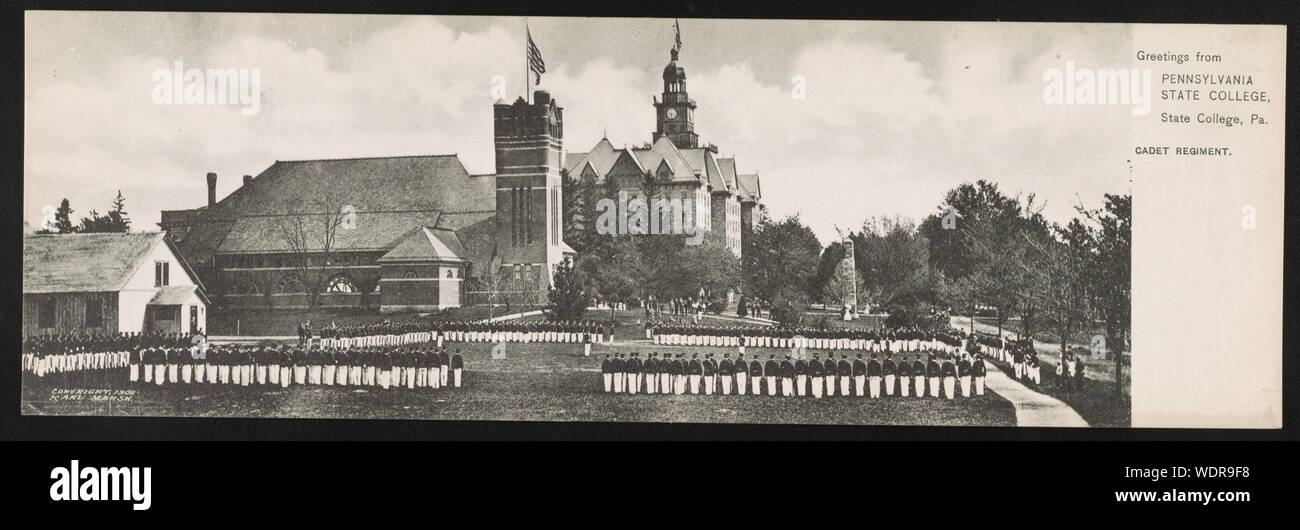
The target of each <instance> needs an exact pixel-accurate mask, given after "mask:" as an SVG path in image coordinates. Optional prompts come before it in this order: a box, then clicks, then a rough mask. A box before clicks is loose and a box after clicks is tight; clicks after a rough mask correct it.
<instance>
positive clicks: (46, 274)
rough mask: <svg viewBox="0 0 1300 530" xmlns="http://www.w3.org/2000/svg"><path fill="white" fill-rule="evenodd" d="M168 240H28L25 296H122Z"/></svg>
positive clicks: (132, 236) (112, 236) (144, 236)
mask: <svg viewBox="0 0 1300 530" xmlns="http://www.w3.org/2000/svg"><path fill="white" fill-rule="evenodd" d="M165 240H166V234H164V233H162V232H128V233H124V234H119V233H106V234H28V235H25V236H23V292H24V293H71V292H105V291H120V290H122V288H123V287H125V286H126V284H127V282H128V281H129V280H130V279H131V276H132V275H133V274H134V273H135V271H136V270H137V269H139V268H140V266H141V264H142V263H143V262H144V260H145V259H146V258H147V257H148V256H149V254H150V252H152V251H153V249H154V248H155V247H156V246H157V245H159V244H163V242H164V241H165ZM182 263H183V262H182ZM187 273H189V271H187ZM189 274H190V276H191V277H193V273H189Z"/></svg>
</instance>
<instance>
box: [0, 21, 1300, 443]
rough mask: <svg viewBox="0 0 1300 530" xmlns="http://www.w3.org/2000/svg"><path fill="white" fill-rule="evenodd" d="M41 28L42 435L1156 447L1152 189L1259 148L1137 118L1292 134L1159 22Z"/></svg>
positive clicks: (29, 397) (28, 290) (34, 195)
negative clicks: (597, 434) (1149, 308)
mask: <svg viewBox="0 0 1300 530" xmlns="http://www.w3.org/2000/svg"><path fill="white" fill-rule="evenodd" d="M25 22H26V28H27V29H26V33H25V48H24V51H23V53H24V59H25V64H24V72H25V74H24V87H23V90H24V95H23V96H24V97H23V100H24V107H25V108H24V112H25V124H24V132H25V134H24V143H23V175H22V183H23V193H22V215H23V235H22V245H23V246H22V300H21V308H22V311H21V313H22V322H21V328H22V334H23V343H22V355H21V368H22V389H21V413H22V414H23V415H49V416H87V415H88V416H148V417H235V418H350V419H401V420H490V421H555V422H569V421H579V422H653V423H663V422H683V423H743V424H798V425H803V424H826V425H859V426H875V425H904V426H971V427H1080V428H1084V427H1100V428H1115V427H1132V426H1134V421H1133V397H1132V396H1133V390H1132V388H1133V384H1132V381H1133V379H1134V377H1135V375H1134V374H1135V370H1134V362H1135V359H1139V358H1140V357H1141V356H1143V355H1146V354H1148V353H1149V352H1148V351H1143V349H1142V348H1134V344H1144V345H1145V347H1146V348H1147V349H1150V350H1159V349H1160V348H1159V345H1158V344H1153V343H1151V342H1145V343H1139V342H1138V341H1135V340H1134V331H1135V329H1134V327H1135V326H1134V325H1133V322H1134V318H1133V314H1134V305H1135V304H1134V297H1133V289H1132V287H1133V285H1134V279H1133V278H1134V276H1133V272H1132V271H1133V266H1134V263H1135V260H1134V250H1133V249H1134V246H1133V245H1134V235H1133V230H1134V221H1133V205H1134V203H1133V199H1134V189H1135V187H1137V186H1138V184H1135V181H1142V179H1144V178H1146V177H1145V175H1146V174H1147V173H1148V172H1152V171H1154V170H1153V168H1152V166H1151V165H1150V164H1149V163H1146V162H1145V161H1147V160H1150V158H1149V157H1151V156H1157V155H1164V154H1168V156H1181V157H1189V158H1195V159H1197V160H1202V159H1205V160H1209V159H1223V158H1226V157H1229V156H1232V154H1238V153H1240V152H1241V150H1240V149H1238V151H1236V152H1234V151H1232V150H1233V149H1237V148H1236V147H1232V146H1229V147H1221V146H1217V145H1215V146H1210V145H1193V144H1186V145H1185V146H1179V145H1174V146H1173V147H1172V149H1173V151H1168V152H1167V153H1164V152H1160V151H1159V150H1160V149H1166V150H1169V149H1171V147H1160V145H1161V144H1158V143H1151V145H1150V146H1149V147H1148V146H1144V145H1143V144H1144V143H1147V142H1145V140H1144V139H1143V138H1139V131H1138V128H1137V127H1135V126H1134V123H1135V120H1149V121H1153V120H1158V121H1160V122H1168V121H1170V120H1173V121H1175V122H1176V121H1178V120H1179V118H1178V117H1177V116H1173V114H1174V113H1172V112H1165V111H1166V110H1169V109H1170V108H1172V107H1171V106H1172V105H1177V104H1179V103H1178V101H1176V99H1177V98H1179V97H1187V98H1191V97H1193V96H1191V95H1188V94H1181V95H1179V94H1167V93H1165V92H1166V91H1167V89H1168V90H1182V91H1185V92H1189V91H1192V90H1191V89H1193V88H1194V89H1196V90H1199V91H1202V92H1204V94H1201V95H1198V96H1195V97H1196V98H1198V99H1197V101H1196V102H1195V103H1194V104H1195V105H1199V106H1200V107H1203V108H1204V109H1205V110H1206V112H1190V113H1189V114H1188V116H1185V118H1186V119H1187V121H1189V122H1193V120H1194V122H1193V125H1192V126H1195V127H1201V128H1206V129H1209V128H1215V129H1213V130H1216V131H1218V130H1228V131H1232V132H1234V133H1236V132H1237V131H1243V130H1248V129H1250V128H1251V127H1264V126H1265V125H1263V124H1265V123H1278V122H1280V121H1281V118H1282V116H1280V115H1277V116H1276V117H1274V116H1271V115H1268V114H1267V113H1266V112H1263V113H1259V114H1255V113H1253V112H1254V111H1250V112H1242V111H1241V110H1240V109H1241V108H1243V107H1242V106H1243V105H1246V106H1247V107H1246V108H1252V107H1248V106H1249V105H1250V104H1252V102H1254V103H1258V104H1261V105H1262V104H1265V103H1267V104H1270V105H1271V104H1272V103H1278V104H1280V103H1281V97H1282V94H1281V93H1282V92H1283V90H1282V89H1281V88H1282V87H1280V86H1277V85H1279V84H1280V81H1279V80H1278V79H1277V78H1266V76H1267V74H1264V75H1261V74H1260V73H1259V72H1253V71H1251V70H1250V69H1247V68H1236V67H1233V66H1217V67H1213V69H1212V70H1211V71H1208V72H1203V70H1204V69H1205V68H1206V67H1205V66H1203V65H1202V66H1196V67H1195V68H1193V66H1194V65H1193V63H1197V62H1213V61H1212V60H1211V58H1210V56H1211V54H1212V53H1213V52H1214V50H1213V49H1210V48H1209V47H1206V48H1202V49H1201V51H1194V50H1193V51H1191V52H1188V53H1187V55H1186V56H1184V55H1183V52H1182V51H1180V50H1169V49H1151V50H1144V49H1141V48H1142V46H1139V45H1138V44H1136V43H1135V42H1136V36H1135V34H1136V33H1137V31H1138V30H1137V29H1136V27H1135V26H1134V25H1132V24H1048V23H994V22H988V23H975V22H906V21H880V22H876V21H835V20H744V19H695V18H685V17H683V18H563V17H528V18H524V17H504V16H499V17H475V16H423V15H421V16H416V15H342V14H274V13H165V12H148V13H145V12H138V13H137V12H88V11H64V12H50V11H30V12H27V14H26V17H25ZM1135 49H1136V50H1137V53H1136V54H1135V53H1134V52H1135ZM1202 52H1204V53H1202ZM1202 55H1204V57H1202ZM1230 59H1231V58H1229V60H1230ZM1184 62H1186V63H1187V65H1186V66H1187V71H1188V72H1189V73H1188V74H1187V76H1188V77H1187V78H1186V79H1179V78H1168V77H1164V76H1165V75H1167V74H1162V73H1159V72H1157V73H1156V74H1154V79H1153V73H1152V71H1151V69H1150V68H1151V67H1152V66H1153V65H1168V64H1176V65H1182V64H1184ZM1202 73H1203V74H1204V77H1201V75H1202ZM1194 76H1195V77H1194ZM1270 84H1271V85H1272V86H1271V87H1266V86H1261V85H1270ZM1188 85H1190V86H1188ZM1171 87H1173V88H1171ZM1265 90H1267V92H1265ZM1211 92H1213V93H1219V97H1218V98H1217V99H1216V98H1215V97H1214V95H1213V94H1211ZM1209 100H1214V101H1209ZM1225 101H1226V102H1230V103H1225V105H1227V106H1215V105H1219V103H1222V102H1225ZM1166 114H1169V115H1170V116H1173V117H1169V116H1165V115H1166ZM1279 132H1280V131H1279ZM1242 134H1245V133H1242ZM1279 136H1280V134H1279ZM1135 146H1136V148H1135ZM1240 156H1241V155H1240V154H1238V157H1240ZM1279 178H1280V177H1279ZM1144 199H1145V200H1148V201H1152V200H1154V201H1156V202H1159V201H1161V200H1162V199H1161V198H1159V197H1154V198H1153V196H1151V195H1147V196H1141V197H1139V200H1140V201H1141V200H1144ZM1233 208H1234V209H1239V206H1234V207H1233ZM1234 211H1235V210H1234ZM1229 213H1230V214H1232V215H1235V214H1233V213H1232V212H1229ZM1252 215H1253V214H1252ZM1233 222H1235V221H1233ZM1139 224H1141V222H1139ZM1139 229H1141V227H1139ZM1276 243H1277V246H1278V248H1279V249H1280V241H1277V242H1276ZM1279 272H1280V269H1279ZM1279 281H1280V278H1279ZM1138 332H1139V333H1140V332H1141V330H1140V329H1139V330H1138ZM1165 353H1166V354H1167V352H1165ZM1262 353H1264V352H1261V354H1262ZM1151 354H1152V355H1157V354H1160V352H1155V353H1151ZM1272 354H1276V355H1279V356H1280V350H1279V351H1277V352H1273V353H1272ZM10 362H12V363H17V362H18V360H16V359H13V360H11V361H10ZM1138 362H1139V363H1140V362H1141V361H1138ZM1189 369H1190V368H1189ZM1146 373H1151V372H1146ZM1278 395H1280V394H1278ZM1279 404H1280V398H1279Z"/></svg>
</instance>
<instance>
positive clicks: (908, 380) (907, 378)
mask: <svg viewBox="0 0 1300 530" xmlns="http://www.w3.org/2000/svg"><path fill="white" fill-rule="evenodd" d="M885 362H886V363H888V362H889V358H888V356H886V358H885ZM885 370H889V368H888V364H886V368H885ZM885 380H886V381H888V380H889V376H888V375H886V376H885ZM911 384H912V363H911V362H910V361H908V360H907V356H906V355H904V356H903V360H902V361H899V363H898V394H899V395H900V396H903V397H908V396H909V393H908V387H909V386H911ZM886 388H888V387H886ZM886 392H888V390H886Z"/></svg>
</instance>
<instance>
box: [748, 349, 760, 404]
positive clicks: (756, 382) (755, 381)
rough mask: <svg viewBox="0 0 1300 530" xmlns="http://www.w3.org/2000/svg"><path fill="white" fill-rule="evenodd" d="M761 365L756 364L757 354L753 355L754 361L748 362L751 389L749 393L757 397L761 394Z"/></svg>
mask: <svg viewBox="0 0 1300 530" xmlns="http://www.w3.org/2000/svg"><path fill="white" fill-rule="evenodd" d="M762 381H763V363H761V362H758V354H757V353H755V354H754V360H752V361H749V382H750V385H751V386H752V387H753V388H750V393H751V394H753V395H755V396H758V395H761V394H762V393H763V384H762Z"/></svg>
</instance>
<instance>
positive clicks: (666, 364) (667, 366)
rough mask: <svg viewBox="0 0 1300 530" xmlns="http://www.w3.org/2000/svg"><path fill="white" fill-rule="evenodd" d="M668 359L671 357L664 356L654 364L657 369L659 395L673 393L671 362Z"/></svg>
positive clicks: (656, 354)
mask: <svg viewBox="0 0 1300 530" xmlns="http://www.w3.org/2000/svg"><path fill="white" fill-rule="evenodd" d="M658 355H659V354H658V353H655V356H656V357H657V356H658ZM670 357H671V356H669V355H665V356H664V357H663V358H662V359H659V361H658V362H656V363H655V364H656V365H658V367H659V393H660V394H671V393H673V376H672V362H673V360H672V359H671V358H670Z"/></svg>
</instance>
